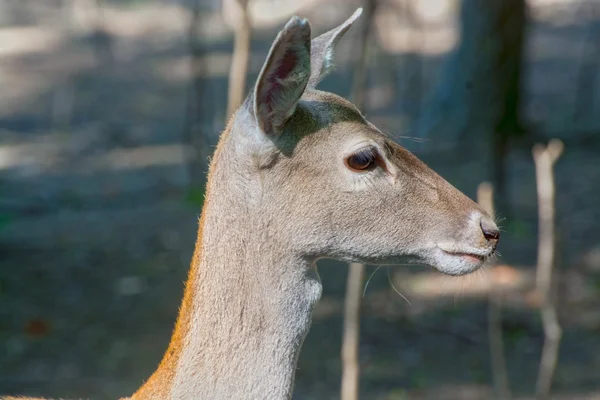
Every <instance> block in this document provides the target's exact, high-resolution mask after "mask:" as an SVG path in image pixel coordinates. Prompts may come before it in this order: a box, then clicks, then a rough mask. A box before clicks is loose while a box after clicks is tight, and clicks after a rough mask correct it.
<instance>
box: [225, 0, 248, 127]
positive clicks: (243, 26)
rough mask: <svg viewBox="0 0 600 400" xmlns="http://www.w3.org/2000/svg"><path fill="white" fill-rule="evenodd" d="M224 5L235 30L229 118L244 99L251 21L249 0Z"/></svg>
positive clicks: (233, 0) (237, 0) (229, 2)
mask: <svg viewBox="0 0 600 400" xmlns="http://www.w3.org/2000/svg"><path fill="white" fill-rule="evenodd" d="M223 6H224V7H225V9H224V13H225V14H226V19H230V21H229V23H230V26H231V27H232V28H233V29H234V31H235V37H234V45H233V56H232V60H231V67H230V69H229V86H228V87H229V88H228V93H227V117H226V118H227V119H229V118H230V117H231V116H232V115H233V113H234V111H235V110H236V109H237V108H238V107H239V106H240V105H241V104H242V101H243V99H244V93H245V90H246V75H247V71H248V60H249V59H250V32H251V21H250V13H249V11H248V0H224V2H223ZM228 13H230V18H227V14H228Z"/></svg>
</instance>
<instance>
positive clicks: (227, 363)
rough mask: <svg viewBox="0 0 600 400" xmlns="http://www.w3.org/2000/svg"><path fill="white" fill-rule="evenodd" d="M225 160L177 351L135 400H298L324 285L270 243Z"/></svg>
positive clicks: (217, 170) (216, 171) (213, 182)
mask: <svg viewBox="0 0 600 400" xmlns="http://www.w3.org/2000/svg"><path fill="white" fill-rule="evenodd" d="M223 141H227V135H225V136H224V138H223V139H222V141H221V144H220V145H219V148H221V147H222V146H224V144H223V143H222V142H223ZM221 153H222V152H221V151H220V150H219V149H218V150H217V152H216V155H215V159H214V161H213V163H212V165H211V171H210V174H209V184H208V188H207V196H206V198H207V202H206V203H205V206H204V209H203V212H202V218H201V221H200V229H199V235H198V241H197V243H196V251H195V253H194V257H193V260H192V266H191V269H190V273H189V277H188V281H187V284H186V290H185V295H184V301H183V304H182V307H181V309H180V314H179V318H178V322H177V325H176V328H175V332H174V334H173V338H172V341H171V344H170V346H169V349H168V351H167V353H166V355H165V357H164V359H163V361H162V363H161V365H160V366H159V369H158V370H157V371H156V372H155V374H154V375H153V376H152V377H151V379H150V380H149V381H148V382H147V383H146V385H145V386H144V387H142V389H140V391H138V393H136V396H134V398H139V399H142V398H147V397H151V396H153V395H155V394H160V395H161V396H163V398H174V399H188V398H189V399H191V398H200V399H202V398H206V399H208V398H214V399H216V398H244V399H265V398H268V399H287V398H290V397H291V394H292V389H293V383H294V373H295V368H296V364H297V359H298V355H299V352H300V348H301V346H302V342H303V340H304V337H305V336H306V334H307V333H308V330H309V327H310V322H311V315H312V309H313V306H314V305H315V304H316V302H317V301H318V299H319V297H320V295H321V283H320V280H319V277H318V274H317V272H316V269H315V265H314V261H313V260H307V259H304V258H302V257H299V256H295V255H294V254H293V253H292V252H291V251H289V250H287V249H286V246H285V244H284V243H280V242H278V241H277V236H276V235H269V234H268V232H269V229H268V227H267V224H266V222H265V220H264V217H263V216H261V215H257V213H255V212H254V209H253V206H252V205H249V202H251V201H249V199H248V198H247V197H246V198H245V196H243V195H242V194H243V193H236V192H235V190H232V188H233V187H235V184H233V185H232V176H231V175H230V173H229V171H227V170H226V169H225V168H221V166H225V164H226V163H227V161H225V160H223V158H224V157H222V156H220V154H221ZM225 178H227V179H225ZM223 182H227V184H226V185H224V184H222V183H223ZM213 199H214V200H213ZM155 389H156V390H155Z"/></svg>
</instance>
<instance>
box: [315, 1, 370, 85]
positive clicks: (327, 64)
mask: <svg viewBox="0 0 600 400" xmlns="http://www.w3.org/2000/svg"><path fill="white" fill-rule="evenodd" d="M361 14H362V8H359V9H357V10H356V11H355V12H354V14H352V16H351V17H350V18H348V19H347V20H346V21H345V22H344V23H343V24H341V25H340V26H338V27H337V28H334V29H332V30H330V31H329V32H326V33H324V34H322V35H321V36H319V37H316V38H314V39H313V41H312V43H311V51H310V59H311V61H310V69H311V74H310V79H309V80H308V86H309V87H312V88H314V87H316V86H317V84H318V83H319V82H320V81H321V80H322V79H323V78H324V77H325V75H327V74H328V73H329V72H331V71H332V70H333V68H334V63H333V52H334V50H335V46H337V44H338V42H339V41H340V39H341V38H342V37H343V36H344V34H345V33H346V31H348V29H350V27H351V26H352V24H354V22H356V20H357V19H358V17H360V15H361Z"/></svg>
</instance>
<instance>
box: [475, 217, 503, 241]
mask: <svg viewBox="0 0 600 400" xmlns="http://www.w3.org/2000/svg"><path fill="white" fill-rule="evenodd" d="M479 224H480V226H481V231H482V232H483V236H484V237H485V238H486V240H487V241H489V242H492V245H493V246H494V247H496V245H497V244H498V240H500V231H499V230H498V227H497V226H496V224H495V223H494V221H492V219H491V218H489V217H481V222H480V223H479Z"/></svg>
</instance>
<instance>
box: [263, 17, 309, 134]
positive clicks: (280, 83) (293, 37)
mask: <svg viewBox="0 0 600 400" xmlns="http://www.w3.org/2000/svg"><path fill="white" fill-rule="evenodd" d="M309 77H310V25H309V23H308V21H307V20H306V19H300V18H298V17H292V18H291V19H290V20H289V22H288V23H287V24H286V25H285V27H284V28H283V30H282V31H281V32H279V34H278V35H277V38H275V41H274V42H273V45H272V46H271V51H270V52H269V55H268V56H267V61H265V65H264V66H263V67H262V70H261V71H260V75H259V76H258V80H257V82H256V87H255V88H254V115H255V117H256V121H257V123H258V127H259V128H260V130H261V131H262V132H263V133H265V134H266V135H267V136H269V137H273V136H274V135H278V134H280V133H281V131H282V130H283V126H284V124H285V122H286V121H287V120H288V119H289V118H290V117H291V116H292V114H294V111H295V109H296V105H297V104H298V101H299V100H300V97H301V96H302V93H304V90H305V89H306V85H307V83H308V79H309Z"/></svg>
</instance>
